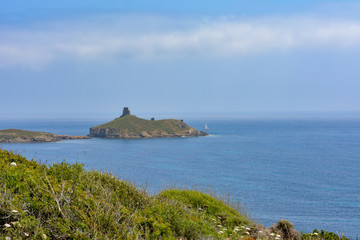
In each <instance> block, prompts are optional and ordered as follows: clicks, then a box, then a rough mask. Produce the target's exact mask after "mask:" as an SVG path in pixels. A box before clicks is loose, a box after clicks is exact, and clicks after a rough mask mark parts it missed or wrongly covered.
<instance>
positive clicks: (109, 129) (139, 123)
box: [89, 107, 208, 139]
mask: <svg viewBox="0 0 360 240" xmlns="http://www.w3.org/2000/svg"><path fill="white" fill-rule="evenodd" d="M206 135H208V134H207V133H206V132H203V131H198V130H196V129H194V128H192V127H190V126H189V125H187V124H186V123H185V122H184V121H183V120H177V119H163V120H155V119H154V118H151V119H150V120H147V119H143V118H138V117H136V116H135V115H131V114H130V110H129V108H128V107H125V108H124V109H123V114H122V115H121V116H120V117H118V118H115V119H114V120H112V121H110V122H108V123H105V124H102V125H99V126H96V127H92V128H90V134H89V136H91V137H99V138H120V139H138V138H169V137H198V136H206Z"/></svg>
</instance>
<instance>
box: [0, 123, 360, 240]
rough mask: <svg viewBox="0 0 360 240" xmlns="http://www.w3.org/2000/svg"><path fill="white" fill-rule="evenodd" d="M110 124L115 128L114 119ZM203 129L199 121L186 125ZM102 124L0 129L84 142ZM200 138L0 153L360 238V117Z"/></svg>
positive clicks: (218, 128)
mask: <svg viewBox="0 0 360 240" xmlns="http://www.w3.org/2000/svg"><path fill="white" fill-rule="evenodd" d="M108 120H111V119H108ZM184 120H185V122H187V123H188V124H189V125H190V126H193V127H195V128H197V129H202V128H203V125H204V121H203V119H190V120H187V119H184ZM104 122H106V121H104V120H0V129H7V128H18V129H26V130H37V131H47V132H51V133H56V134H68V135H86V134H88V132H89V128H90V127H92V126H95V125H98V124H101V123H104ZM207 123H208V125H209V127H210V131H209V133H210V136H207V137H196V138H171V139H140V140H118V139H98V138H93V139H89V140H67V141H62V142H58V143H26V144H0V147H1V148H3V149H6V150H13V151H14V152H16V153H19V154H21V155H24V156H26V157H27V158H28V159H31V158H34V159H35V160H37V161H39V162H42V163H48V164H51V163H57V162H61V161H63V160H64V159H66V161H67V162H69V163H74V162H80V163H83V164H85V166H86V168H87V169H95V170H104V171H110V172H112V173H113V174H114V175H116V176H117V177H120V178H122V179H126V180H130V181H132V182H134V183H135V184H136V185H138V186H145V185H146V184H147V189H148V191H150V192H152V193H156V192H158V191H160V190H161V189H164V188H166V187H169V186H177V187H195V188H201V189H203V188H208V187H209V188H211V189H213V190H216V191H218V192H224V193H229V194H230V196H231V197H232V198H234V199H235V200H240V201H241V202H242V203H244V202H245V203H246V207H247V209H248V211H249V212H250V213H251V214H252V216H253V217H254V218H255V219H256V220H257V221H259V222H260V223H262V224H264V225H265V226H269V225H271V224H273V223H274V222H276V221H277V220H279V219H282V218H283V219H287V220H290V221H291V222H292V223H294V225H295V227H296V229H297V230H299V231H303V232H311V231H312V230H313V229H314V228H317V229H320V228H321V229H324V230H328V231H333V232H343V233H344V234H345V235H346V236H348V237H351V238H356V237H357V236H359V235H360V230H359V229H360V201H359V199H360V191H359V190H360V177H359V173H360V158H359V156H360V118H321V119H320V118H319V119H316V118H278V119H275V118H257V117H254V118H238V119H217V120H208V122H207Z"/></svg>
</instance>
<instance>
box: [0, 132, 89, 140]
mask: <svg viewBox="0 0 360 240" xmlns="http://www.w3.org/2000/svg"><path fill="white" fill-rule="evenodd" d="M88 138H90V137H89V136H68V135H56V134H52V133H48V132H37V131H27V130H20V129H5V130H0V143H33V142H58V141H60V140H67V139H88Z"/></svg>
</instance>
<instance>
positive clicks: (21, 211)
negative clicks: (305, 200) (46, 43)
mask: <svg viewBox="0 0 360 240" xmlns="http://www.w3.org/2000/svg"><path fill="white" fill-rule="evenodd" d="M221 199H222V200H221ZM224 199H225V198H224V197H220V200H219V199H217V198H214V197H211V196H209V195H207V194H204V193H202V192H199V191H194V190H181V189H168V190H164V191H162V192H160V193H159V194H158V195H155V196H152V195H148V194H147V193H146V191H144V190H141V189H139V188H137V187H135V186H134V185H132V184H131V183H129V182H126V181H123V180H120V179H118V178H116V177H114V176H112V175H111V174H108V173H103V172H97V171H86V170H84V168H83V165H79V164H67V163H65V162H62V163H59V164H54V165H52V166H46V165H44V164H39V163H37V162H35V161H33V160H31V161H29V160H27V159H25V158H24V157H22V156H20V155H16V154H13V153H12V152H8V151H5V150H1V149H0V238H1V239H6V238H7V239H248V240H254V239H272V240H274V239H275V240H278V239H284V240H286V239H300V234H299V233H298V232H297V231H296V230H295V229H294V228H293V226H292V224H291V223H290V222H288V221H286V220H280V221H279V222H278V223H277V224H275V225H274V226H272V227H271V228H268V229H267V228H264V227H263V226H261V225H259V224H256V223H255V222H253V221H251V220H250V219H249V218H247V217H246V216H244V215H242V214H240V212H239V211H238V210H239V209H238V208H237V209H238V210H236V209H235V208H233V207H231V206H230V205H228V204H226V203H225V201H224ZM301 238H302V239H309V240H310V239H314V240H317V239H342V240H345V239H346V238H345V237H341V238H339V237H338V236H337V235H335V234H333V233H328V232H325V231H321V232H318V231H316V230H315V231H314V233H310V234H302V235H301Z"/></svg>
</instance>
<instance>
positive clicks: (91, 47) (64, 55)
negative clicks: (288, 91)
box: [0, 16, 360, 68]
mask: <svg viewBox="0 0 360 240" xmlns="http://www.w3.org/2000/svg"><path fill="white" fill-rule="evenodd" d="M181 21H183V19H178V20H176V19H175V20H174V19H166V18H151V17H147V18H142V21H139V20H138V19H137V18H136V17H135V16H133V17H131V16H130V17H129V16H128V17H119V18H116V17H113V18H105V19H104V18H100V19H91V20H89V19H87V20H82V21H76V22H64V23H61V24H59V23H49V24H46V25H41V24H39V26H31V27H28V28H22V29H20V28H18V29H11V28H9V27H4V26H3V27H1V28H0V67H1V68H7V67H14V66H25V67H30V68H42V67H45V66H46V65H47V64H49V63H51V62H54V61H57V60H64V61H89V60H97V59H103V58H105V59H132V60H144V61H147V60H152V59H155V58H178V57H189V56H190V57H206V58H212V57H213V58H217V57H232V56H239V55H249V54H261V53H266V52H270V51H292V50H298V49H310V48H313V49H319V48H320V49H340V50H342V49H351V48H358V47H360V21H355V20H331V19H316V18H291V17H283V18H277V19H260V20H259V19H256V20H241V19H235V18H217V19H210V20H209V19H207V20H204V19H201V20H186V24H182V23H181Z"/></svg>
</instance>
